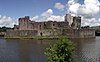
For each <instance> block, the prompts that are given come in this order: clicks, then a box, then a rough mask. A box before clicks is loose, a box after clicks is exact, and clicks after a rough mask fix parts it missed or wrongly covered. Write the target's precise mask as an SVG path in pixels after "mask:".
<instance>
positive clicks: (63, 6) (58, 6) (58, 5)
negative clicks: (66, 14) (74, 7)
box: [54, 3, 65, 10]
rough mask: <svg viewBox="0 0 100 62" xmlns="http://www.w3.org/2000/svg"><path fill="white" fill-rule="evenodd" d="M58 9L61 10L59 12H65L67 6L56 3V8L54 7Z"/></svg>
mask: <svg viewBox="0 0 100 62" xmlns="http://www.w3.org/2000/svg"><path fill="white" fill-rule="evenodd" d="M54 7H55V8H56V9H59V10H64V8H65V5H63V4H61V3H55V6H54Z"/></svg>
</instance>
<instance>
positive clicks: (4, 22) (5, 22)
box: [0, 15, 17, 27]
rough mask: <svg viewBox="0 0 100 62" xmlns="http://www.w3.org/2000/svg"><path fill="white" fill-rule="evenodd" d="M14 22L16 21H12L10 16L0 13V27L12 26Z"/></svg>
mask: <svg viewBox="0 0 100 62" xmlns="http://www.w3.org/2000/svg"><path fill="white" fill-rule="evenodd" d="M14 24H17V22H16V21H14V20H13V19H12V18H11V17H7V16H1V15H0V27H3V26H6V27H13V26H14Z"/></svg>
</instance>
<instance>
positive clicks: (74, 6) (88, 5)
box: [67, 0, 100, 26]
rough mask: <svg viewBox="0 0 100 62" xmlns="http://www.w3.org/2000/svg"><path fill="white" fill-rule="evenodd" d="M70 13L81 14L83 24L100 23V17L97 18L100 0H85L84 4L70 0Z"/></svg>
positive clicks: (68, 6) (68, 4)
mask: <svg viewBox="0 0 100 62" xmlns="http://www.w3.org/2000/svg"><path fill="white" fill-rule="evenodd" d="M67 9H68V13H70V12H71V13H72V14H75V15H81V16H82V17H83V19H82V26H85V25H89V26H95V25H100V17H99V19H98V18H96V16H97V15H99V14H100V1H99V0H84V4H80V3H78V2H77V0H69V1H68V3H67Z"/></svg>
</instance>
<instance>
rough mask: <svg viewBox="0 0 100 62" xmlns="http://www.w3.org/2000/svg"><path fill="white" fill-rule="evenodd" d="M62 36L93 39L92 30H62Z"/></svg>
mask: <svg viewBox="0 0 100 62" xmlns="http://www.w3.org/2000/svg"><path fill="white" fill-rule="evenodd" d="M62 35H64V36H68V38H91V37H95V30H94V29H64V30H63V32H62Z"/></svg>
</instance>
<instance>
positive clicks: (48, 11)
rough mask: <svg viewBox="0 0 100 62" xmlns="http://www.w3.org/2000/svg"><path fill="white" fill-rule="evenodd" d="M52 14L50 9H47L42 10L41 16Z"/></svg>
mask: <svg viewBox="0 0 100 62" xmlns="http://www.w3.org/2000/svg"><path fill="white" fill-rule="evenodd" d="M52 14H53V11H52V9H48V10H47V11H45V12H43V13H42V14H41V16H44V17H50V16H51V15H52Z"/></svg>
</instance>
